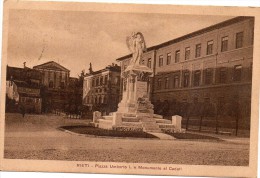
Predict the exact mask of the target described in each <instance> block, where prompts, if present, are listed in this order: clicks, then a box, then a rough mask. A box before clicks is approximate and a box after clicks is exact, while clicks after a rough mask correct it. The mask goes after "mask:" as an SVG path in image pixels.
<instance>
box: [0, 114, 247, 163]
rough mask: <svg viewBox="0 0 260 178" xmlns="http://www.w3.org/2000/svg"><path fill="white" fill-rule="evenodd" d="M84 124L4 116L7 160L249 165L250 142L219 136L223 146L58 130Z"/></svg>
mask: <svg viewBox="0 0 260 178" xmlns="http://www.w3.org/2000/svg"><path fill="white" fill-rule="evenodd" d="M88 122H89V121H87V120H79V119H65V118H62V117H60V116H55V115H26V116H25V118H22V116H21V115H20V114H6V128H5V155H4V157H5V158H10V159H40V160H74V161H106V162H133V163H167V164H191V165H234V166H247V165H248V164H249V138H237V137H232V136H220V137H221V138H223V139H224V141H210V140H204V141H203V140H179V139H173V140H158V139H137V138H132V139H129V138H127V139H124V138H121V139H119V138H98V137H88V136H79V135H76V134H71V133H66V132H63V131H61V130H58V129H57V128H58V127H60V126H65V125H82V124H87V123H88Z"/></svg>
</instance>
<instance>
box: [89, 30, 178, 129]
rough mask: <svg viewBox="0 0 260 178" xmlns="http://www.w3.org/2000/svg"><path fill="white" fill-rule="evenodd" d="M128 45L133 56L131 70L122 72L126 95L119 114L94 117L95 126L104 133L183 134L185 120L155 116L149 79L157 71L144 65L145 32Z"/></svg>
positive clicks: (129, 68)
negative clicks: (110, 131) (105, 130)
mask: <svg viewBox="0 0 260 178" xmlns="http://www.w3.org/2000/svg"><path fill="white" fill-rule="evenodd" d="M126 44H127V47H128V48H129V50H130V51H131V53H132V59H131V61H130V64H129V65H128V67H127V68H126V69H125V70H124V71H123V72H122V78H123V92H122V93H123V95H122V100H121V102H120V103H119V104H118V110H117V112H113V113H110V114H109V115H108V116H101V113H100V112H99V111H95V112H94V113H93V123H92V124H93V125H94V126H95V127H99V128H102V129H110V130H120V131H145V132H164V131H167V132H182V131H183V130H182V129H181V119H182V118H181V117H180V116H172V121H170V120H166V119H163V116H161V115H157V114H154V110H153V104H152V103H151V102H150V100H149V93H150V91H149V88H150V86H149V85H150V83H149V81H150V80H149V78H150V76H151V75H152V73H153V70H152V69H150V68H149V67H147V66H145V65H143V64H142V55H143V52H145V50H146V44H145V40H144V37H143V34H142V33H141V32H137V33H132V35H131V36H128V37H127V38H126Z"/></svg>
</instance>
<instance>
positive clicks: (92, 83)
mask: <svg viewBox="0 0 260 178" xmlns="http://www.w3.org/2000/svg"><path fill="white" fill-rule="evenodd" d="M120 70H121V69H120V66H118V65H116V64H112V65H109V66H107V67H106V68H104V69H101V70H98V71H92V67H90V72H89V73H87V74H85V77H84V82H83V105H85V106H86V107H88V109H87V110H88V111H95V110H98V111H101V112H102V113H106V114H109V113H110V112H113V111H116V110H117V105H118V102H119V93H120ZM91 113H92V112H91Z"/></svg>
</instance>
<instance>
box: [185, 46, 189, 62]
mask: <svg viewBox="0 0 260 178" xmlns="http://www.w3.org/2000/svg"><path fill="white" fill-rule="evenodd" d="M189 59H190V47H187V48H185V60H189Z"/></svg>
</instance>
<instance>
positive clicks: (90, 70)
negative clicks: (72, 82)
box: [88, 63, 93, 74]
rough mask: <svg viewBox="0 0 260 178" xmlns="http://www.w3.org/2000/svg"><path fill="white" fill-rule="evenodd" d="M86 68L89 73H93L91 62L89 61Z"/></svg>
mask: <svg viewBox="0 0 260 178" xmlns="http://www.w3.org/2000/svg"><path fill="white" fill-rule="evenodd" d="M88 70H89V73H90V74H92V73H93V70H92V64H91V63H89V69H88Z"/></svg>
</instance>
